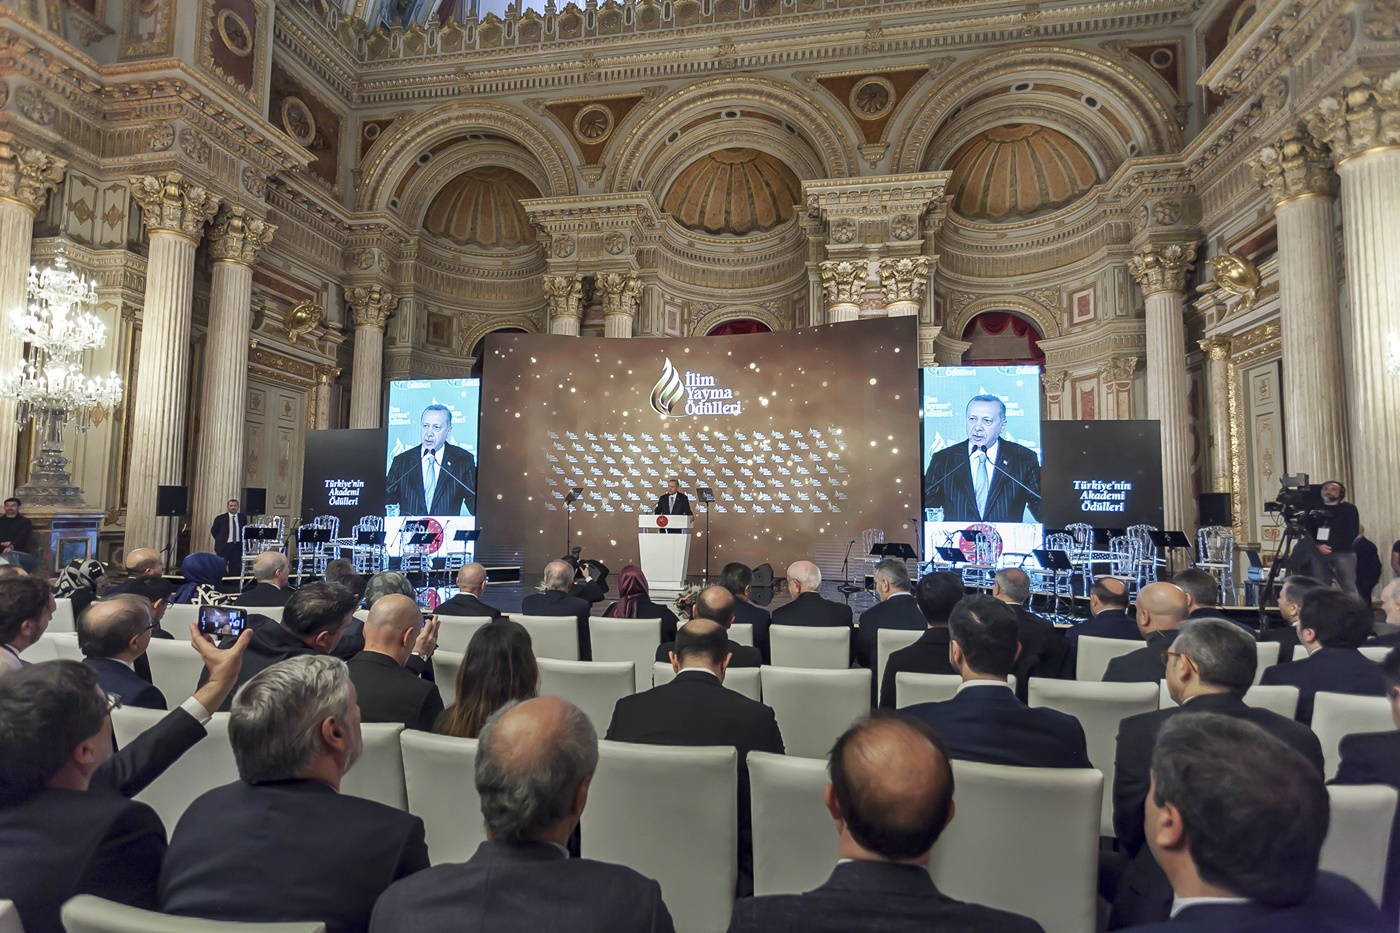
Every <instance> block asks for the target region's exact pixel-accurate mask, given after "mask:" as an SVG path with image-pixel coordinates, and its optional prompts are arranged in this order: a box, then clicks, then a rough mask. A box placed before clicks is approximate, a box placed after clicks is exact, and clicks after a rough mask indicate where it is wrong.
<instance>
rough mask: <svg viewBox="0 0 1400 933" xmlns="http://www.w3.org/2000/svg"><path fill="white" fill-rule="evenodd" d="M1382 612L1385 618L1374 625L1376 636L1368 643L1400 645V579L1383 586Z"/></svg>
mask: <svg viewBox="0 0 1400 933" xmlns="http://www.w3.org/2000/svg"><path fill="white" fill-rule="evenodd" d="M1381 612H1382V614H1383V615H1384V617H1385V618H1384V620H1383V621H1381V622H1377V623H1376V624H1375V625H1374V627H1373V629H1372V630H1373V631H1374V632H1375V635H1376V637H1375V638H1372V639H1371V640H1370V641H1368V642H1367V643H1366V644H1368V645H1385V646H1387V647H1389V646H1391V645H1400V579H1396V580H1391V581H1390V582H1389V583H1387V584H1386V585H1385V586H1383V587H1381Z"/></svg>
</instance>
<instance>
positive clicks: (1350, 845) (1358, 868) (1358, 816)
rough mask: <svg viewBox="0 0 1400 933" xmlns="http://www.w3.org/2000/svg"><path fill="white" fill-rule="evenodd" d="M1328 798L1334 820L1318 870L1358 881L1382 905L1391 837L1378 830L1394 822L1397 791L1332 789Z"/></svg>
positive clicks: (1367, 786) (1353, 787) (1365, 786)
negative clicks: (1386, 861)
mask: <svg viewBox="0 0 1400 933" xmlns="http://www.w3.org/2000/svg"><path fill="white" fill-rule="evenodd" d="M1327 795H1328V797H1329V798H1331V807H1330V810H1331V818H1330V820H1329V822H1328V824H1327V839H1326V841H1325V842H1323V844H1322V860H1321V863H1320V864H1319V865H1318V867H1319V868H1321V869H1322V870H1323V871H1331V872H1336V873H1337V874H1339V875H1342V876H1343V877H1346V878H1350V879H1351V880H1352V881H1355V882H1356V883H1357V884H1358V885H1360V886H1361V889H1362V890H1363V891H1365V892H1366V893H1367V894H1369V895H1370V896H1371V900H1373V901H1375V902H1376V904H1377V905H1379V904H1380V902H1381V892H1382V890H1383V889H1384V887H1385V860H1386V855H1387V854H1388V852H1389V849H1390V845H1389V843H1390V834H1389V833H1386V832H1377V831H1376V830H1377V827H1386V826H1390V825H1391V822H1392V820H1394V818H1395V806H1396V799H1397V793H1396V790H1395V788H1393V787H1390V786H1387V785H1385V784H1362V785H1333V786H1330V787H1328V788H1327Z"/></svg>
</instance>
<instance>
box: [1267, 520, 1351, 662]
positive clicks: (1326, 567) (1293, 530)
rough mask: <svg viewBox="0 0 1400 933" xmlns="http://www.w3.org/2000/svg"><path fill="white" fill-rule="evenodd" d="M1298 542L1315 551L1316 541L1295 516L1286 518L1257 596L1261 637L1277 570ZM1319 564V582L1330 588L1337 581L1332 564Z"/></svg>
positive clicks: (1325, 562)
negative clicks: (1261, 590) (1260, 590)
mask: <svg viewBox="0 0 1400 933" xmlns="http://www.w3.org/2000/svg"><path fill="white" fill-rule="evenodd" d="M1299 541H1305V542H1307V543H1308V544H1310V545H1312V547H1313V549H1314V550H1316V549H1317V541H1316V540H1315V539H1314V538H1313V536H1312V535H1311V534H1309V533H1308V530H1307V529H1306V528H1304V527H1303V524H1302V522H1300V521H1298V518H1297V516H1296V515H1295V516H1292V517H1289V518H1287V519H1286V521H1285V524H1284V528H1283V534H1282V535H1280V536H1279V539H1278V547H1277V548H1276V549H1275V550H1274V559H1273V562H1272V563H1271V564H1270V565H1269V576H1268V579H1267V580H1265V581H1264V592H1262V593H1260V594H1259V633H1260V634H1261V635H1262V634H1263V633H1264V631H1265V625H1266V622H1267V620H1266V617H1265V616H1266V613H1265V610H1266V609H1267V608H1268V605H1269V596H1270V594H1272V593H1273V591H1274V584H1275V583H1276V582H1277V581H1278V574H1279V568H1281V567H1282V566H1283V562H1284V561H1283V559H1284V555H1285V554H1291V553H1292V551H1293V547H1294V546H1296V545H1297V544H1298V542H1299ZM1319 556H1321V555H1319ZM1319 563H1320V565H1321V567H1322V573H1321V574H1319V577H1320V579H1321V581H1322V582H1323V583H1324V584H1326V585H1327V586H1331V585H1332V584H1333V583H1334V582H1336V579H1337V575H1336V573H1335V572H1334V571H1333V570H1332V563H1331V562H1330V561H1327V560H1322V561H1320V562H1319ZM1274 604H1275V605H1277V604H1278V600H1277V599H1275V600H1274Z"/></svg>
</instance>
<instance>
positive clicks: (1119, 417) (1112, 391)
mask: <svg viewBox="0 0 1400 933" xmlns="http://www.w3.org/2000/svg"><path fill="white" fill-rule="evenodd" d="M1137 364H1138V358H1137V357H1135V356H1110V357H1109V358H1108V359H1106V360H1104V361H1103V362H1102V363H1100V364H1099V385H1100V386H1101V387H1102V389H1103V408H1102V409H1101V412H1102V413H1101V414H1100V416H1099V417H1100V418H1101V419H1102V420H1104V421H1131V420H1132V417H1133V375H1134V373H1136V372H1137Z"/></svg>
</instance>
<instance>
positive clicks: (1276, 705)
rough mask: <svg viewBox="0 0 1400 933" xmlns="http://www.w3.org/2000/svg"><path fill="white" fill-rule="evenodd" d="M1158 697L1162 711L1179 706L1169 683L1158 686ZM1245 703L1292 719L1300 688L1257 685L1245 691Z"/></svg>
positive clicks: (1296, 712)
mask: <svg viewBox="0 0 1400 933" xmlns="http://www.w3.org/2000/svg"><path fill="white" fill-rule="evenodd" d="M1157 690H1158V696H1157V705H1158V707H1159V708H1161V709H1168V708H1170V707H1173V706H1177V705H1178V704H1177V702H1176V701H1175V700H1173V699H1172V696H1171V693H1170V691H1168V690H1167V682H1166V681H1165V680H1163V681H1162V682H1161V683H1160V684H1158V685H1157ZM1244 702H1245V705H1246V706H1252V707H1254V708H1255V709H1266V710H1268V711H1269V712H1271V713H1278V714H1279V715H1280V716H1282V717H1283V718H1285V719H1292V718H1293V717H1294V716H1296V715H1297V714H1298V688H1297V687H1292V686H1288V685H1285V684H1278V685H1276V686H1272V687H1265V686H1262V685H1260V684H1256V685H1254V686H1253V687H1250V688H1249V689H1248V690H1246V691H1245V694H1244Z"/></svg>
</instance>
